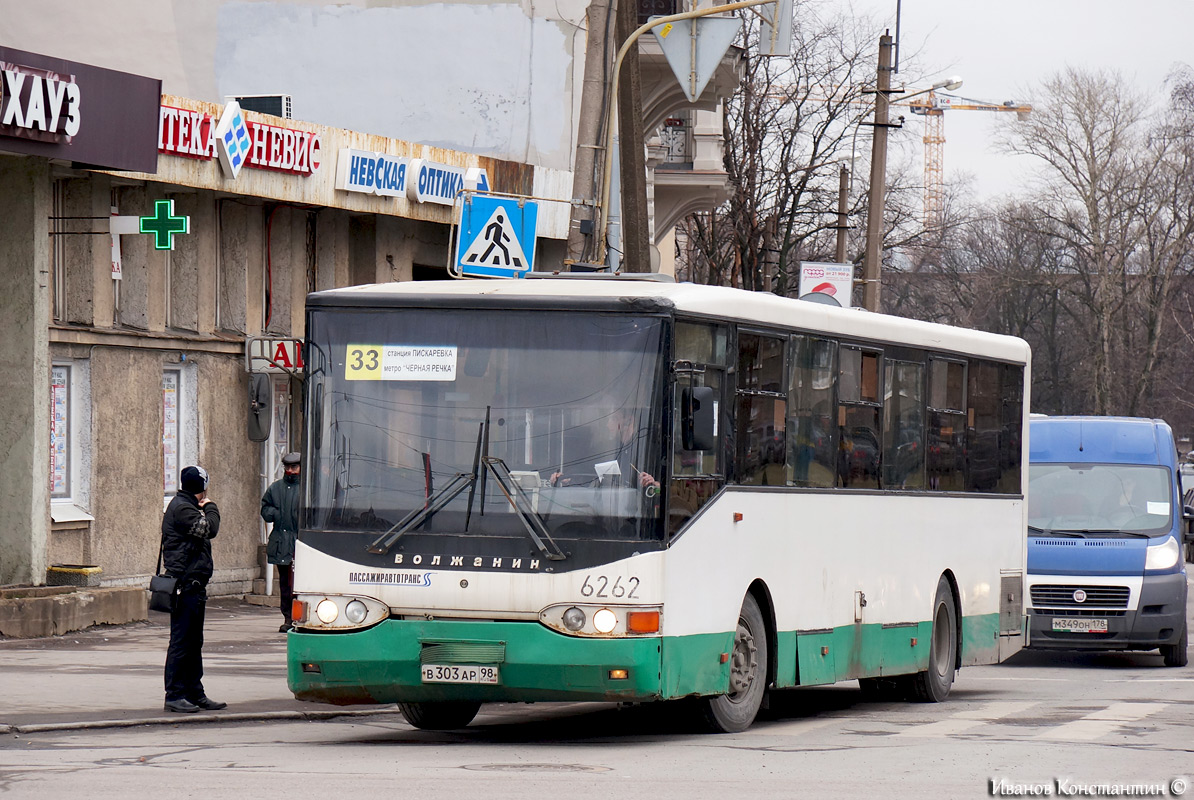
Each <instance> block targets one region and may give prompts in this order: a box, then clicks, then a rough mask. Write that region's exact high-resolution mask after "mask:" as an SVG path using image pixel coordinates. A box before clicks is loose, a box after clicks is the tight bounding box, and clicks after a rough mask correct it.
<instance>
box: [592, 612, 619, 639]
mask: <svg viewBox="0 0 1194 800" xmlns="http://www.w3.org/2000/svg"><path fill="white" fill-rule="evenodd" d="M616 627H618V615H617V614H615V613H614V612H612V611H610V610H609V609H608V608H603V609H601V610H600V611H598V612H597V613H596V614H594V615H593V628H594V629H595V630H596V631H597V632H598V633H613V631H614V628H616Z"/></svg>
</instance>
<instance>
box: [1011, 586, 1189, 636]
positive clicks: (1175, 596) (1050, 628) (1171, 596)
mask: <svg viewBox="0 0 1194 800" xmlns="http://www.w3.org/2000/svg"><path fill="white" fill-rule="evenodd" d="M1186 591H1187V590H1186V576H1185V574H1184V573H1177V574H1174V575H1157V576H1147V577H1145V579H1144V583H1143V585H1142V586H1141V589H1140V599H1139V602H1138V603H1137V604H1136V608H1135V609H1131V610H1125V609H1107V610H1090V611H1083V613H1082V614H1081V615H1078V614H1077V613H1076V612H1075V609H1073V608H1065V609H1060V608H1058V609H1050V608H1029V609H1028V625H1029V629H1030V636H1029V642H1030V644H1029V647H1030V648H1031V649H1033V650H1152V649H1154V648H1157V647H1160V646H1161V645H1167V644H1176V643H1177V640H1178V639H1179V638H1181V634H1182V631H1183V630H1184V629H1185V625H1186ZM1084 619H1097V620H1105V621H1106V623H1107V630H1106V631H1105V632H1101V631H1085V632H1083V631H1068V630H1055V628H1056V627H1057V626H1058V625H1062V626H1064V625H1067V624H1072V623H1069V622H1061V623H1058V620H1066V621H1069V620H1075V621H1076V620H1084Z"/></svg>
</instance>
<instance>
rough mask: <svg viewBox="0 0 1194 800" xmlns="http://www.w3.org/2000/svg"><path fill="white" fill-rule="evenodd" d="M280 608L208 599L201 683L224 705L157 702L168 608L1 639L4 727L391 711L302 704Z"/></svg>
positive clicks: (0, 728)
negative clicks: (177, 706)
mask: <svg viewBox="0 0 1194 800" xmlns="http://www.w3.org/2000/svg"><path fill="white" fill-rule="evenodd" d="M281 623H282V615H281V614H279V613H278V611H277V609H273V608H262V607H260V606H252V605H249V604H247V603H244V602H242V601H241V600H239V599H230V598H216V599H214V600H211V601H209V602H208V605H207V621H206V625H205V627H204V645H203V668H204V675H203V686H204V688H205V689H206V691H207V694H208V696H209V697H212V698H214V699H216V700H222V701H224V702H226V703H228V708H226V709H225V710H223V711H200V712H199V713H197V714H174V713H170V712H167V711H164V710H163V709H162V704H163V702H164V699H165V695H164V690H163V686H162V667H163V664H164V663H165V659H166V645H167V644H168V642H169V640H170V617H169V616H168V615H167V614H162V613H160V612H157V611H150V612H149V621H148V622H139V623H131V624H129V625H120V626H97V627H94V628H90V629H88V630H86V631H79V632H77V633H72V634H67V635H65V636H57V637H53V638H47V639H4V640H0V733H6V732H15V733H33V732H39V731H48V730H70V729H80V728H105V727H122V726H131V725H147V724H167V723H170V724H173V723H181V722H186V723H196V722H216V721H222V722H232V721H236V722H243V721H247V720H262V719H323V718H328V717H337V716H346V715H362V714H364V715H369V714H392V713H397V707H396V706H394V705H378V706H347V707H338V706H330V705H323V704H321V703H302V702H299V701H298V700H295V699H294V695H292V694H291V693H290V691H289V690H288V689H287V688H286V635H285V634H282V633H278V626H279V625H280V624H281Z"/></svg>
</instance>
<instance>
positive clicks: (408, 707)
mask: <svg viewBox="0 0 1194 800" xmlns="http://www.w3.org/2000/svg"><path fill="white" fill-rule="evenodd" d="M398 709H399V710H400V711H401V712H402V716H404V717H406V721H407V722H409V723H410V724H411V725H414V726H415V727H416V728H418V729H420V730H424V731H450V730H453V729H454V728H463V727H465V726H466V725H468V724H469V723H470V722H472V721H473V717H475V716H477V712H478V711H480V710H481V704H480V703H470V702H466V701H459V702H447V703H399V704H398Z"/></svg>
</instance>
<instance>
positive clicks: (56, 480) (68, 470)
mask: <svg viewBox="0 0 1194 800" xmlns="http://www.w3.org/2000/svg"><path fill="white" fill-rule="evenodd" d="M89 367H90V363H89V362H88V361H87V360H85V359H80V360H74V361H67V360H63V361H55V362H54V363H53V365H52V366H51V367H50V516H51V518H52V519H53V521H54V522H77V521H81V520H89V519H92V517H91V515H90V514H88V513H87V508H88V507H89V505H90V494H91V491H90V490H91V481H90V469H89V465H88V462H89V460H90V441H91V419H90V415H89V414H88V413H87V410H88V409H89V408H90V407H91V396H90V388H89V387H90V369H89Z"/></svg>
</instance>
